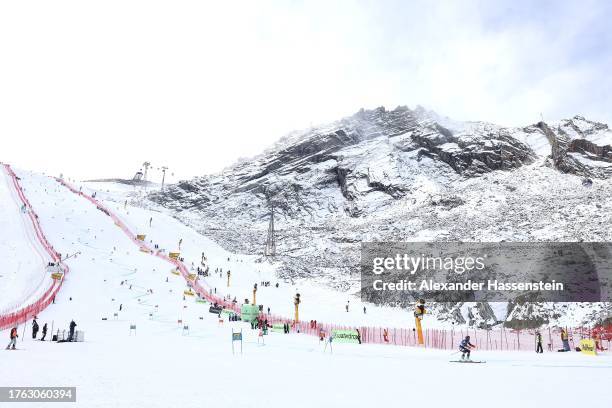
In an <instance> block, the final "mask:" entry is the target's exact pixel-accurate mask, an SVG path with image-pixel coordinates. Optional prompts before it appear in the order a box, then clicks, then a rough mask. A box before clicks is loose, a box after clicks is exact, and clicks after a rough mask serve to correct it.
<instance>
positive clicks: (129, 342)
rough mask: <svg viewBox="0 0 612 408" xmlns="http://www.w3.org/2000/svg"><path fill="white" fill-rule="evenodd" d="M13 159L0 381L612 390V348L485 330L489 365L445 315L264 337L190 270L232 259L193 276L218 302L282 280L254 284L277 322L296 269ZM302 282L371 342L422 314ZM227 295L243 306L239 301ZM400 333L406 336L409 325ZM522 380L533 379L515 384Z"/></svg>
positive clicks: (346, 398) (136, 387)
mask: <svg viewBox="0 0 612 408" xmlns="http://www.w3.org/2000/svg"><path fill="white" fill-rule="evenodd" d="M2 170H3V174H2V177H3V179H2V180H1V182H2V183H0V184H2V185H1V186H0V210H1V211H2V213H0V217H1V218H0V222H1V225H2V229H1V234H2V235H1V240H2V243H1V246H0V250H1V251H2V252H1V253H0V255H2V270H1V271H0V275H2V278H0V285H1V286H0V295H2V299H1V302H0V311H1V313H0V315H1V316H2V317H3V318H6V319H8V317H7V316H12V317H11V319H12V320H10V321H9V320H5V322H6V323H5V324H3V325H2V331H1V332H0V338H2V339H3V341H6V343H8V328H9V326H10V324H11V323H12V322H14V321H15V320H17V321H20V324H19V327H18V328H19V330H18V332H19V336H20V337H19V339H18V343H17V348H18V350H17V351H15V352H13V351H4V350H2V357H1V361H2V364H0V378H1V379H2V384H1V385H2V386H26V385H27V386H75V387H77V402H76V404H74V403H65V404H63V403H61V404H58V405H59V406H63V405H65V406H75V405H76V406H82V407H109V406H113V407H171V406H177V407H202V406H217V407H286V406H292V407H307V406H308V407H311V406H313V405H315V406H324V407H327V406H332V405H335V406H357V407H368V406H381V405H383V406H385V405H393V406H394V405H398V404H402V405H405V404H406V401H409V403H410V404H411V405H412V404H414V405H416V406H421V405H424V406H439V405H453V404H454V403H455V401H456V400H457V398H458V396H461V397H463V398H466V401H472V402H471V403H470V406H473V407H480V406H482V407H485V406H487V407H488V406H491V405H496V406H502V407H515V406H517V405H520V406H527V407H530V406H542V403H541V401H546V405H547V406H555V405H564V406H582V405H584V401H585V398H587V399H586V400H588V401H599V402H600V403H603V404H604V405H605V403H606V402H608V401H610V392H609V390H608V389H607V385H608V384H609V381H610V377H611V374H612V356H611V355H610V354H608V353H603V354H600V355H598V356H596V357H593V356H586V355H583V354H581V353H557V352H545V353H544V354H535V353H534V352H533V351H527V350H529V349H532V347H530V346H528V345H527V346H525V347H521V348H522V349H524V351H514V350H507V349H505V350H486V349H487V346H486V345H485V344H482V347H479V348H477V349H476V350H475V351H474V353H473V356H472V357H473V359H474V360H478V361H486V364H450V363H449V361H453V360H457V359H458V354H456V353H455V350H456V344H455V343H458V341H459V338H460V337H461V336H462V334H463V333H461V332H457V333H456V334H455V337H454V338H453V339H452V340H450V339H448V340H445V342H444V344H442V343H441V340H440V338H439V337H438V338H437V340H435V339H436V337H435V332H434V330H440V332H439V333H442V329H443V328H442V327H435V326H434V327H433V328H432V329H431V330H432V331H431V332H429V341H430V343H429V347H427V348H418V347H399V346H393V345H392V344H393V343H394V342H395V343H396V344H402V343H401V342H400V341H397V340H396V341H393V342H390V343H391V345H387V344H343V343H334V344H333V352H330V349H329V348H326V347H325V344H324V343H323V342H319V340H318V338H317V337H316V336H310V335H304V334H297V333H295V331H296V330H297V329H300V331H301V332H302V333H304V332H306V333H308V332H309V326H308V325H303V326H298V327H294V328H293V329H292V333H291V334H283V333H270V334H269V335H267V336H265V337H264V339H265V344H262V343H261V339H260V338H259V336H258V331H257V330H251V329H250V326H249V325H248V324H245V323H241V322H231V321H228V320H227V319H223V322H222V323H221V322H220V321H219V318H218V317H217V315H215V314H211V313H209V311H208V308H209V306H210V304H204V303H200V302H197V301H196V296H191V295H189V294H187V295H186V294H185V290H187V289H188V287H187V285H186V278H189V274H191V273H192V269H191V268H192V263H193V265H199V261H200V258H201V254H202V252H204V253H205V255H206V257H207V258H208V264H209V267H210V270H211V272H212V271H215V269H217V268H220V269H222V271H223V273H222V274H221V275H215V274H214V273H211V276H209V277H206V278H203V279H202V280H199V281H198V282H197V283H194V284H192V287H193V289H194V291H197V292H198V293H200V294H201V295H202V296H203V297H205V298H206V299H208V300H209V301H213V302H217V303H223V302H224V300H223V298H224V297H225V296H227V295H229V296H230V299H233V298H234V297H237V298H238V303H241V301H242V300H243V299H244V298H250V297H251V290H252V285H253V283H254V282H260V281H271V282H272V283H273V284H272V285H271V286H270V287H260V288H259V290H258V292H257V297H258V299H259V300H260V302H261V303H264V304H265V305H266V307H268V306H270V307H271V315H270V322H274V321H286V320H288V317H289V316H292V312H293V304H292V303H291V299H292V297H293V295H294V294H295V291H296V289H297V288H295V287H293V286H290V285H289V283H285V282H280V287H279V288H276V287H274V283H276V278H275V276H274V269H273V266H272V265H268V264H263V263H256V262H255V258H254V257H252V256H246V255H239V254H232V253H229V252H227V251H225V250H224V249H223V248H221V247H220V246H218V245H217V244H216V243H214V242H213V241H211V240H210V239H208V238H206V237H205V236H203V235H201V234H199V233H197V232H196V231H194V230H192V229H190V228H188V227H187V226H185V225H183V224H181V223H180V222H179V221H177V220H175V219H174V218H172V217H170V216H168V215H166V214H164V213H162V212H157V211H151V210H146V209H143V208H138V207H134V206H131V205H127V206H126V205H124V202H123V196H122V195H121V194H120V192H117V191H103V189H99V190H96V198H92V197H91V196H92V194H93V193H94V190H93V189H91V188H90V186H89V185H73V184H71V183H68V182H65V183H64V184H61V183H60V182H59V181H58V180H56V179H53V178H50V177H47V176H43V175H37V174H33V173H29V172H24V171H15V173H13V171H12V170H11V169H10V168H9V167H8V166H5V167H3V169H2ZM24 204H25V206H26V210H27V211H25V212H23V211H22V210H21V208H22V206H23V205H24ZM150 221H151V222H150ZM137 234H142V235H145V238H144V240H138V239H137V238H136V235H137ZM179 240H182V243H181V248H180V253H181V255H180V256H181V257H182V258H184V259H185V261H184V262H180V261H176V260H173V259H170V258H169V257H168V253H169V252H171V251H172V252H173V251H178V250H179V248H178V246H179ZM155 245H157V248H156V247H155ZM160 249H165V251H160V252H158V250H160ZM58 253H59V254H62V259H65V257H67V256H71V255H72V256H71V257H70V258H68V259H66V260H65V261H64V262H63V263H62V264H61V265H60V270H61V271H62V274H63V276H62V279H60V280H53V279H50V278H49V277H50V272H49V271H48V270H47V269H46V265H47V264H48V262H56V261H57V260H58ZM175 269H178V274H175V273H172V271H173V270H175ZM228 269H229V270H231V271H232V278H231V279H232V280H231V284H230V287H229V288H228V287H227V283H226V279H227V278H226V276H225V271H227V270H228ZM299 291H300V293H301V294H302V297H303V299H304V302H303V304H302V306H301V308H300V316H301V318H302V320H303V321H304V322H308V321H309V320H312V319H317V320H319V321H323V322H334V323H335V326H337V327H360V328H362V332H364V343H368V339H371V341H369V342H370V343H376V342H377V341H375V340H374V339H375V338H380V335H374V334H371V335H370V337H368V334H367V328H368V327H398V328H399V327H405V328H410V327H411V326H410V324H412V322H411V320H412V319H411V316H410V315H408V314H407V313H406V311H401V310H395V309H391V308H383V307H374V306H371V305H367V307H368V313H367V314H366V315H364V314H363V313H362V312H361V310H360V309H361V308H362V307H363V305H362V304H361V303H359V302H358V301H357V300H353V299H351V311H350V312H348V313H347V312H345V311H344V304H345V303H346V300H347V299H346V296H345V295H341V294H337V293H334V292H332V291H330V290H326V289H321V288H318V287H316V286H314V285H312V286H308V285H304V286H302V285H300V287H299ZM211 292H212V293H211ZM215 292H216V293H215ZM53 300H55V302H54V303H53ZM29 305H34V306H30V307H29V308H28V306H29ZM225 306H226V307H227V308H235V307H236V308H237V306H234V303H233V302H231V301H227V302H225ZM34 314H36V315H37V316H38V322H39V324H40V326H41V327H42V325H43V324H44V323H47V324H48V327H49V334H48V335H47V339H49V338H50V337H51V336H50V334H55V333H57V331H58V330H59V331H60V333H61V332H62V331H64V330H67V328H68V324H69V322H70V321H71V320H74V321H75V322H76V323H77V325H78V326H77V330H80V331H83V332H84V341H83V342H73V343H55V342H50V341H45V342H42V341H39V340H33V339H32V338H31V318H32V316H33V315H34ZM272 315H274V316H272ZM23 321H27V322H26V323H25V326H24V324H23V323H22V322H23ZM424 324H428V322H427V321H425V323H424ZM432 325H433V322H432ZM330 328H331V325H330V326H329V327H328V328H327V330H329V329H330ZM364 328H366V330H365V331H364V330H363V329H364ZM240 330H242V333H243V336H244V340H243V344H242V349H243V353H242V354H240V353H239V352H237V353H236V354H233V353H232V342H231V333H232V331H240ZM406 330H407V333H412V330H409V329H406ZM312 334H314V332H313V333H312ZM38 337H39V338H40V333H39V335H38ZM475 337H476V339H477V340H476V344H477V346H479V340H478V335H476V336H475ZM555 337H556V336H555ZM399 338H400V337H398V338H397V339H399ZM401 338H403V339H405V340H404V342H405V344H406V345H410V340H409V338H410V335H407V334H404V335H403V337H401ZM527 339H529V338H528V337H526V340H524V342H526V341H529V340H527ZM434 340H435V341H436V342H438V343H437V344H434V343H433V342H434ZM531 341H532V340H531ZM483 342H484V341H483ZM501 342H502V340H501V338H500V343H501ZM511 342H512V339H511ZM531 344H533V343H531ZM3 347H4V346H3ZM555 347H556V346H555ZM491 348H492V347H491ZM507 348H511V347H507ZM480 349H483V350H482V351H481V350H480ZM518 388H520V390H521V392H510V390H516V389H518ZM543 394H545V395H546V396H545V397H543ZM177 395H181V398H180V401H181V403H180V404H178V403H177V402H176V396H177ZM471 396H473V397H474V398H471ZM536 401H538V403H537V404H536ZM24 406H46V405H45V404H44V403H41V404H39V405H36V404H30V405H28V404H24Z"/></svg>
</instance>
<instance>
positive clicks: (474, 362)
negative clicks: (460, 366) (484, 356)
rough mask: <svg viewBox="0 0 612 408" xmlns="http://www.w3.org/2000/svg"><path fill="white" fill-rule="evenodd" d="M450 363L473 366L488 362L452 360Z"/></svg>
mask: <svg viewBox="0 0 612 408" xmlns="http://www.w3.org/2000/svg"><path fill="white" fill-rule="evenodd" d="M449 363H471V364H482V363H486V361H472V360H451V361H449Z"/></svg>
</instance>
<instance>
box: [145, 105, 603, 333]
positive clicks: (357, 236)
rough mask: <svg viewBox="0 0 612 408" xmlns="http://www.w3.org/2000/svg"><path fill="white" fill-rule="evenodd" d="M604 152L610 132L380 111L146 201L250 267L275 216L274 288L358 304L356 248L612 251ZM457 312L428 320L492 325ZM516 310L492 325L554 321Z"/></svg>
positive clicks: (293, 139) (584, 125)
mask: <svg viewBox="0 0 612 408" xmlns="http://www.w3.org/2000/svg"><path fill="white" fill-rule="evenodd" d="M611 144H612V132H611V131H610V130H609V129H608V127H607V125H605V124H601V123H597V122H593V121H589V120H586V119H585V118H582V117H580V116H576V117H574V118H572V119H568V120H562V121H559V122H555V123H544V122H539V123H537V124H532V125H527V126H525V127H522V128H506V127H501V126H497V125H494V124H490V123H485V122H456V121H452V120H449V119H447V118H443V117H440V116H439V115H437V114H435V113H433V112H429V111H426V110H425V109H423V108H416V109H414V110H411V109H409V108H407V107H398V108H396V109H394V110H391V111H389V110H386V109H385V108H382V107H381V108H377V109H374V110H361V111H359V112H357V113H356V114H354V115H353V116H350V117H347V118H344V119H341V120H339V121H337V122H334V123H331V124H329V125H325V126H320V127H316V128H312V129H308V130H304V131H299V132H293V133H291V134H289V135H287V136H286V137H284V138H283V139H281V140H280V141H279V142H278V143H277V144H276V145H274V146H272V147H271V148H270V149H268V150H267V151H265V152H264V153H262V154H261V155H259V156H257V157H254V158H252V159H250V160H244V161H242V162H239V163H237V164H235V165H233V166H231V167H229V168H228V169H226V170H225V171H223V172H222V173H220V174H215V175H209V176H203V177H198V178H195V179H193V180H187V181H182V182H180V183H177V184H175V185H172V186H169V187H168V188H167V189H165V190H164V191H163V192H155V193H152V194H151V195H150V196H149V199H150V200H152V201H154V202H155V203H158V204H160V205H162V206H164V207H166V208H168V209H170V210H172V211H173V212H174V213H175V215H176V216H177V217H178V218H179V219H181V220H182V221H183V222H185V223H187V224H189V225H191V226H192V227H194V228H196V229H197V230H199V231H201V232H202V233H204V234H207V235H209V236H212V237H213V238H215V239H216V240H217V241H218V242H220V243H221V244H222V245H224V246H225V247H227V248H228V249H231V250H234V251H237V252H242V253H251V254H263V251H264V247H265V243H266V238H267V230H268V225H269V219H270V214H271V212H272V211H273V212H274V218H275V241H276V252H277V256H276V257H275V262H277V263H278V265H279V268H278V273H279V275H280V277H281V278H284V279H286V280H289V281H296V280H299V279H316V280H317V281H319V282H321V284H325V285H331V286H333V287H335V288H337V289H339V290H345V291H350V292H355V293H356V292H358V288H359V269H358V265H359V259H360V254H359V248H360V246H359V243H360V242H361V241H432V240H437V241H501V240H509V241H579V240H588V241H608V240H611V239H612V231H610V229H609V228H608V226H609V225H610V223H611V221H612V200H611V196H612V194H611V192H610V187H611V182H610V180H611V176H612V148H611V147H610V145H611ZM600 306H601V307H598V309H597V310H601V309H602V308H604V309H605V307H608V306H609V305H600ZM465 308H466V306H464V305H439V306H438V307H437V309H438V314H439V316H440V318H443V319H448V320H452V321H457V322H460V321H461V319H463V320H466V321H468V322H469V321H470V320H471V322H472V323H473V324H476V325H483V324H492V323H495V322H496V321H498V320H500V316H496V314H495V313H493V312H492V309H491V307H490V306H489V305H482V304H481V305H472V306H469V310H466V309H465ZM520 308H522V306H520V305H512V307H511V308H510V310H506V311H505V312H504V313H503V315H504V316H502V317H501V320H506V319H508V320H512V319H515V320H522V321H525V320H528V319H529V318H530V316H531V317H533V316H538V318H541V319H544V320H547V319H548V320H552V319H558V318H560V317H561V316H562V315H563V314H560V315H559V316H557V314H555V313H556V312H555V313H553V312H550V310H549V309H547V308H546V307H539V306H537V305H536V306H534V307H531V309H529V313H527V311H526V309H525V308H523V309H525V310H524V313H522V312H521V313H518V312H516V311H517V310H519V309H520ZM497 309H499V308H497ZM523 309H521V310H523ZM567 314H568V313H565V315H567ZM583 314H584V313H583Z"/></svg>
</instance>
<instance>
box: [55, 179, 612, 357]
mask: <svg viewBox="0 0 612 408" xmlns="http://www.w3.org/2000/svg"><path fill="white" fill-rule="evenodd" d="M56 180H57V181H58V182H59V183H60V184H61V185H63V186H64V187H66V188H67V189H69V190H70V191H71V192H73V193H74V194H77V195H79V196H81V197H83V198H85V199H86V200H88V201H89V202H90V203H92V204H93V205H95V206H96V208H98V210H100V211H102V212H103V213H104V214H106V215H107V216H108V217H110V218H111V219H112V220H113V222H114V223H115V225H116V226H117V227H119V228H120V229H121V230H122V231H123V232H124V233H125V234H126V235H127V236H128V237H129V238H130V240H131V241H132V242H133V243H134V244H135V245H137V246H138V247H139V248H140V250H141V251H142V252H148V253H150V254H152V255H154V256H157V257H158V258H161V259H163V260H165V261H166V262H168V263H170V264H172V265H174V266H175V267H176V270H178V271H179V273H180V274H181V276H182V277H183V278H184V279H185V281H186V283H187V284H188V285H189V286H190V287H191V289H192V290H193V291H194V292H195V293H196V294H197V295H199V296H200V297H201V298H204V299H206V300H207V301H209V302H210V303H216V304H217V305H219V306H220V307H222V308H224V309H228V310H231V311H233V312H234V313H236V314H237V315H240V314H241V306H242V305H241V304H238V303H234V302H232V301H229V300H227V299H224V298H221V297H219V296H216V295H213V294H212V289H211V288H210V287H204V286H203V285H202V284H201V283H200V282H201V280H199V279H196V280H195V281H193V280H192V279H190V272H189V269H188V268H187V267H186V266H185V264H184V263H183V262H181V260H180V259H174V258H171V257H170V256H169V255H166V253H165V252H164V251H162V250H159V249H154V248H151V247H150V246H149V245H147V243H146V242H144V241H142V240H140V239H138V236H137V235H136V234H135V233H133V232H132V231H131V230H130V229H129V228H128V227H127V225H126V224H125V223H124V222H123V221H122V220H121V219H120V218H119V217H118V216H117V215H115V214H114V213H113V212H112V211H111V210H110V209H109V208H108V207H107V206H105V205H104V204H102V203H101V202H100V201H98V200H97V199H96V198H94V197H91V196H90V195H87V194H84V193H83V192H82V191H80V190H77V189H76V188H74V187H73V186H72V185H70V184H69V183H68V182H66V181H65V180H63V179H60V178H56ZM258 320H259V321H262V322H263V321H267V324H268V325H270V326H271V327H272V326H273V325H275V324H277V325H278V324H282V325H285V324H288V325H289V328H290V331H292V332H295V333H302V334H308V335H312V336H317V337H319V338H328V337H329V336H330V335H333V333H334V332H339V331H343V332H347V331H351V332H354V333H355V336H354V337H355V339H356V341H355V342H358V343H363V344H389V345H396V346H413V347H419V346H422V347H426V348H435V349H448V350H451V349H456V348H457V344H458V343H459V342H460V341H461V340H462V339H463V338H464V337H465V336H467V335H469V336H470V337H471V341H472V342H473V343H475V344H477V346H478V348H479V349H480V350H500V351H501V350H516V351H518V350H523V351H533V350H535V336H536V330H511V329H505V328H503V327H502V328H501V329H495V330H485V329H475V328H456V329H454V328H453V329H450V330H447V329H425V330H423V342H422V343H421V342H420V341H419V338H418V334H417V332H416V329H410V328H384V327H368V326H361V327H354V326H345V325H336V324H329V323H321V322H313V321H310V322H308V321H296V320H295V319H290V318H287V317H286V316H278V315H273V314H264V313H263V312H262V313H260V315H259V318H258ZM566 330H567V331H568V334H569V341H570V345H571V346H572V349H574V348H575V347H576V346H578V345H579V344H580V340H581V339H585V338H595V339H596V342H597V344H598V347H599V350H600V351H601V350H604V349H609V347H610V342H611V341H612V326H606V327H597V328H595V329H586V328H568V329H566ZM540 333H541V335H542V337H543V343H544V344H543V347H544V348H545V349H548V351H556V350H558V349H559V348H562V347H563V344H562V341H561V336H560V333H561V329H560V328H555V329H553V328H542V329H541V330H540ZM604 342H607V344H604Z"/></svg>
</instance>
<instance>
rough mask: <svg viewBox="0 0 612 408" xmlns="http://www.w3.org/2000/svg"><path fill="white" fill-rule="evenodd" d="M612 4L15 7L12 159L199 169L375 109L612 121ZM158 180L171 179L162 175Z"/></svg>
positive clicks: (95, 171)
mask: <svg viewBox="0 0 612 408" xmlns="http://www.w3.org/2000/svg"><path fill="white" fill-rule="evenodd" d="M610 15H612V4H609V3H608V2H605V1H584V2H580V3H579V4H578V3H575V2H572V1H560V2H554V1H543V2H538V3H537V4H534V3H533V2H528V1H501V2H495V3H494V4H493V3H490V2H486V1H478V0H473V1H466V2H460V3H458V2H453V1H442V2H436V3H432V2H427V1H422V0H419V1H409V2H405V1H381V2H366V1H347V2H333V3H330V2H323V1H310V2H298V1H288V2H278V1H262V2H257V3H255V2H232V3H231V4H229V3H227V4H226V3H218V2H200V1H186V2H181V3H174V2H163V1H142V0H139V1H129V0H126V1H109V2H104V3H90V2H81V1H59V2H53V3H50V2H43V1H34V2H28V3H23V2H13V3H3V4H2V5H0V55H2V56H3V63H2V64H0V134H1V135H2V140H3V142H4V143H3V145H2V150H0V160H2V161H6V162H9V163H11V164H13V165H15V166H17V167H21V168H24V169H31V170H35V171H46V172H47V173H49V174H59V173H63V174H65V175H68V176H71V177H75V178H78V179H92V178H110V177H125V178H129V177H132V176H133V174H134V173H135V172H136V171H137V170H139V169H140V168H141V164H142V163H143V162H144V161H150V162H151V163H152V164H153V167H154V168H155V167H159V166H162V165H165V166H168V167H169V171H168V173H169V174H172V173H174V174H175V175H176V177H169V179H170V180H176V179H177V178H189V177H193V176H198V175H204V174H210V173H215V172H218V171H220V170H221V169H223V168H225V167H227V166H230V165H231V164H233V163H235V162H236V160H238V159H239V158H241V157H252V156H255V155H257V154H259V153H261V152H262V151H263V150H264V149H265V148H267V147H269V146H271V145H273V144H274V142H276V141H277V140H278V139H280V138H281V137H282V136H284V135H286V134H287V133H289V132H292V131H294V130H300V129H306V128H308V127H310V126H311V125H313V124H315V125H316V124H320V123H326V122H330V121H334V120H337V119H340V118H342V117H345V116H348V115H352V114H353V113H355V112H357V111H358V110H359V109H360V108H365V109H373V108H376V107H378V106H385V107H386V108H388V109H393V108H395V107H396V106H398V105H407V106H409V107H410V108H414V107H415V106H417V105H422V106H424V107H426V108H427V109H431V110H434V111H435V112H437V113H438V114H440V115H442V116H448V117H450V118H453V119H455V120H482V121H488V122H493V123H496V124H500V125H506V126H514V125H527V124H530V123H534V122H536V121H537V120H539V118H540V114H543V115H544V118H545V119H547V120H558V119H562V118H568V117H572V116H574V115H583V116H585V117H587V118H588V119H591V120H596V121H600V122H605V123H612V112H610V109H609V107H610V106H612V96H611V95H612V78H611V77H610V75H609V74H608V73H609V72H612V32H611V31H610V30H609V29H608V23H607V20H608V16H610ZM155 177H157V176H155Z"/></svg>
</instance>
